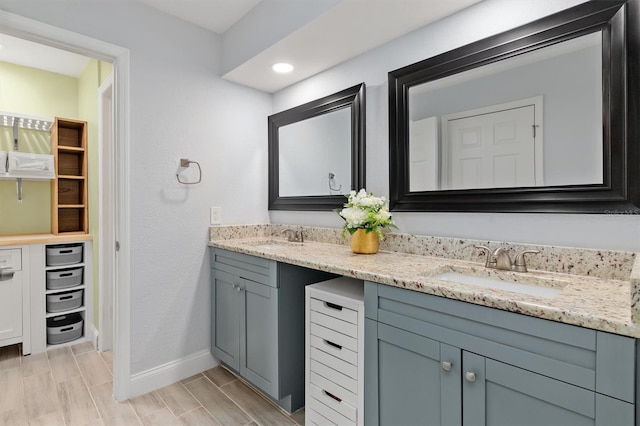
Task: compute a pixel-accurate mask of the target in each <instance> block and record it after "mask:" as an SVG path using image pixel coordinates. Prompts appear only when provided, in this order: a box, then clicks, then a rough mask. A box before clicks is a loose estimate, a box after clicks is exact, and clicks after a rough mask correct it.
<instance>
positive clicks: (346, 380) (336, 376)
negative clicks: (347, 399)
mask: <svg viewBox="0 0 640 426" xmlns="http://www.w3.org/2000/svg"><path fill="white" fill-rule="evenodd" d="M309 366H310V373H317V374H319V375H320V376H322V377H324V378H325V379H327V380H329V381H331V382H333V383H336V384H337V385H339V386H341V387H343V388H345V389H346V390H348V391H350V392H353V393H358V382H357V381H356V380H354V379H352V378H351V377H349V376H347V375H345V374H342V373H339V372H337V371H336V370H334V369H333V368H331V367H327V366H326V365H324V364H322V363H320V362H318V361H316V360H314V359H312V360H309Z"/></svg>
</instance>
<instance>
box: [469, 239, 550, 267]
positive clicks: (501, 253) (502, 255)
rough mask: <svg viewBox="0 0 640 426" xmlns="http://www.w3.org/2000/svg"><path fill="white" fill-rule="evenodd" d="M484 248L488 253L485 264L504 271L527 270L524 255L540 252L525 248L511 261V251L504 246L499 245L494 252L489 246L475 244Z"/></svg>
mask: <svg viewBox="0 0 640 426" xmlns="http://www.w3.org/2000/svg"><path fill="white" fill-rule="evenodd" d="M474 247H476V248H479V249H483V250H484V251H485V252H486V254H487V261H486V262H485V264H484V266H485V267H486V268H491V269H500V270H502V271H515V272H527V262H526V261H525V258H524V255H525V254H527V253H540V251H539V250H523V251H521V252H520V253H518V254H517V255H516V258H515V260H514V261H513V262H512V261H511V256H509V252H508V251H507V249H505V248H504V247H498V248H497V249H496V250H495V251H494V252H493V253H491V249H489V247H487V246H482V245H477V246H474Z"/></svg>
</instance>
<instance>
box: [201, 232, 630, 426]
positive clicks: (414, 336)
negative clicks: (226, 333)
mask: <svg viewBox="0 0 640 426" xmlns="http://www.w3.org/2000/svg"><path fill="white" fill-rule="evenodd" d="M225 228H226V229H218V230H215V231H214V230H212V240H211V245H212V246H214V247H215V248H214V249H213V250H214V252H215V251H218V250H219V249H220V248H224V249H225V251H224V252H225V253H232V252H235V254H236V255H242V256H245V258H246V259H252V260H251V262H254V263H255V262H266V263H265V265H267V264H272V265H278V267H283V266H284V265H297V266H298V267H303V268H304V269H305V270H312V269H315V270H320V271H324V272H328V273H333V274H337V275H342V276H348V277H352V278H357V279H361V280H364V281H365V282H366V283H365V317H366V319H365V341H364V345H365V346H364V358H365V363H364V365H365V370H364V382H365V385H364V388H365V403H364V415H365V423H366V424H367V425H369V424H371V425H376V424H424V423H425V421H426V422H427V423H428V424H443V425H448V424H466V425H468V424H486V425H491V424H514V425H515V424H522V423H523V422H524V423H526V424H592V425H603V426H604V425H607V426H608V425H630V424H634V422H635V419H636V417H637V414H636V407H637V404H636V400H637V397H636V395H637V394H638V392H637V386H638V379H637V377H638V374H639V373H640V366H639V365H638V361H637V351H638V347H637V338H638V337H640V328H639V327H638V325H637V324H636V323H634V322H633V321H632V313H633V310H634V309H635V305H632V300H637V297H635V296H634V295H635V294H636V292H637V287H638V284H639V281H638V278H639V277H640V274H639V272H640V265H639V264H640V261H639V260H638V258H637V256H636V254H635V253H624V252H604V251H599V250H583V249H570V248H558V247H533V246H523V245H517V244H509V243H500V246H502V247H505V249H506V250H509V251H510V252H512V253H515V252H521V251H523V250H528V249H535V248H537V249H540V251H541V253H540V254H536V255H534V256H531V257H530V258H528V262H529V268H530V272H527V273H516V272H511V271H494V270H488V269H486V268H485V267H484V259H483V258H482V255H483V253H482V252H481V251H480V250H479V249H477V248H475V247H474V246H475V245H477V244H483V245H488V246H493V247H495V246H496V245H497V244H498V243H495V242H481V241H463V240H459V239H446V238H433V237H422V236H415V235H411V236H408V235H402V234H390V235H388V236H387V238H386V239H385V241H384V242H383V250H382V251H380V252H379V253H378V254H376V255H372V256H362V255H354V254H353V253H351V251H350V250H349V248H348V247H347V246H345V245H343V244H341V240H340V239H339V230H327V229H325V230H323V229H321V228H308V229H304V230H303V231H304V232H305V242H304V243H302V244H300V243H297V244H294V243H288V242H286V241H284V240H282V239H280V238H278V236H279V235H281V233H282V227H281V226H279V225H262V226H258V227H241V226H238V227H225ZM274 236H275V237H274ZM420 251H421V252H423V253H424V254H418V253H419V252H420ZM563 268H565V269H563ZM541 269H545V270H544V271H541ZM568 271H571V272H573V273H567V272H568ZM214 274H218V273H217V272H214ZM447 274H453V276H454V277H459V276H464V277H466V278H467V279H468V281H465V280H462V279H457V278H455V279H454V280H452V281H450V280H448V279H447V277H449V276H450V275H447ZM214 277H219V275H218V276H216V275H214ZM216 279H218V278H214V287H215V286H217V285H218V283H217V282H216ZM483 279H486V280H487V282H489V284H487V285H484V286H479V285H476V281H482V280H483ZM493 283H498V284H501V285H504V286H506V287H502V286H499V285H495V286H494V284H493ZM228 285H230V286H231V287H230V288H231V290H230V292H231V291H232V290H233V288H234V287H233V284H232V283H231V284H228ZM540 290H542V291H540ZM236 293H237V290H236ZM282 303H283V302H282V301H281V304H280V309H283V310H286V309H287V308H293V309H297V308H296V307H292V306H291V305H289V306H287V307H285V306H284V305H282ZM216 327H220V325H216ZM301 346H303V344H301ZM214 354H216V352H215V351H214ZM223 362H225V361H224V359H223ZM225 363H227V364H228V362H225ZM282 365H283V364H282V363H280V366H281V367H282ZM270 371H273V370H270ZM279 372H280V374H282V373H283V372H282V370H279ZM359 415H360V414H359ZM356 420H358V419H356ZM360 420H361V419H360Z"/></svg>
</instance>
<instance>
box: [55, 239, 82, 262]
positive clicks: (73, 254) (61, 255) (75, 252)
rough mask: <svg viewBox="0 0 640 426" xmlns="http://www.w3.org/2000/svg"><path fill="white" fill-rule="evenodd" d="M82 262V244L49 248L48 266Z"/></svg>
mask: <svg viewBox="0 0 640 426" xmlns="http://www.w3.org/2000/svg"><path fill="white" fill-rule="evenodd" d="M81 262H82V244H61V245H57V246H47V266H62V265H73V264H74V263H81Z"/></svg>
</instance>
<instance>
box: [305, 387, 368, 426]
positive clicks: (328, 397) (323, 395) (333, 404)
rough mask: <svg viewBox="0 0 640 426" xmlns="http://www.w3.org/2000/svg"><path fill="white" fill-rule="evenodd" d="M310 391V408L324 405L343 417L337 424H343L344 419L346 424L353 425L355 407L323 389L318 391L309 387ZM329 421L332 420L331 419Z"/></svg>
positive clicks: (316, 388)
mask: <svg viewBox="0 0 640 426" xmlns="http://www.w3.org/2000/svg"><path fill="white" fill-rule="evenodd" d="M309 388H310V390H311V400H310V404H311V407H312V408H316V409H317V408H318V407H319V406H320V405H324V406H326V407H328V408H330V409H331V410H332V411H334V412H336V413H337V414H339V415H340V416H342V417H344V419H341V421H339V422H338V424H345V421H344V420H345V419H346V420H348V421H347V422H346V424H350V423H351V424H355V421H356V409H355V407H353V406H351V405H349V404H347V403H346V402H345V401H343V400H342V398H340V397H339V396H338V395H333V394H331V393H330V392H327V391H326V390H324V389H320V388H319V387H317V386H314V385H311V386H309ZM329 420H332V419H331V418H330V419H329Z"/></svg>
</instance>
